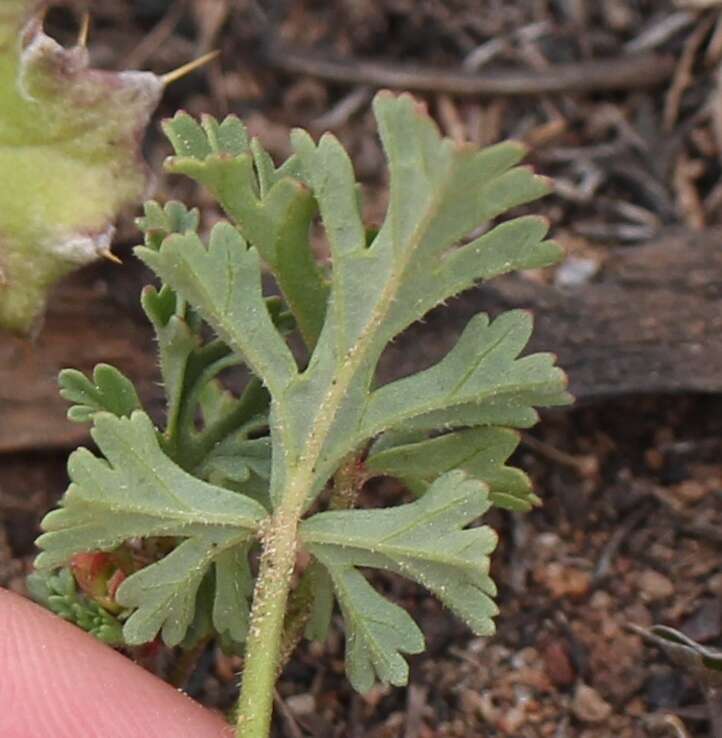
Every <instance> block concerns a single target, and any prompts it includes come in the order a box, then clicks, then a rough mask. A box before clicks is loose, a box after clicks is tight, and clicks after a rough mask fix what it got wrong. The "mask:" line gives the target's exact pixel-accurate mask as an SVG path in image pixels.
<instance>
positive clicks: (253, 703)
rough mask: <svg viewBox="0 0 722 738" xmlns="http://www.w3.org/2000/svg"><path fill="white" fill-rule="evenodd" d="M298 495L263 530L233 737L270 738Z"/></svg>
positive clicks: (294, 547) (293, 551)
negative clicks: (259, 562)
mask: <svg viewBox="0 0 722 738" xmlns="http://www.w3.org/2000/svg"><path fill="white" fill-rule="evenodd" d="M290 491H291V490H289V492H290ZM297 497H299V496H298V495H294V494H289V495H288V497H287V498H286V500H287V504H285V505H283V504H282V505H281V506H279V508H278V510H277V511H276V513H275V514H274V515H273V517H272V518H270V519H269V523H268V526H267V528H266V530H265V531H263V553H262V555H261V565H260V570H259V573H258V579H257V580H256V587H255V590H254V593H253V609H252V612H251V625H250V628H249V631H248V641H247V642H246V658H245V665H244V668H243V681H242V684H241V696H240V699H239V702H238V723H237V726H236V738H268V734H269V731H270V727H271V715H272V712H273V690H274V685H275V683H276V679H277V677H278V667H279V663H280V657H281V645H282V641H283V625H284V621H285V616H286V603H287V601H288V594H289V590H290V588H291V575H292V574H293V567H294V565H295V562H296V538H297V528H298V520H299V517H300V514H301V505H300V504H299V503H298V502H297V501H296V498H297ZM302 499H303V498H302V497H301V500H302Z"/></svg>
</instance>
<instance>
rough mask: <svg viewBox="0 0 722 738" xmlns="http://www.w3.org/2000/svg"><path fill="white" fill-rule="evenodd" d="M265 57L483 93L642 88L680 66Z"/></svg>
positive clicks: (320, 73) (295, 54)
mask: <svg viewBox="0 0 722 738" xmlns="http://www.w3.org/2000/svg"><path fill="white" fill-rule="evenodd" d="M266 61H267V62H268V63H269V64H270V65H271V66H273V67H275V68H276V69H281V70H283V71H285V72H290V73H292V74H306V75H309V76H311V77H319V78H321V79H326V80H329V81H331V82H340V83H347V84H358V85H371V86H373V87H389V88H392V89H404V90H415V91H426V92H443V93H447V94H451V95H472V96H480V97H481V96H490V95H510V96H511V95H517V96H518V95H541V94H547V93H554V92H556V93H562V92H599V91H602V90H628V89H637V88H639V87H648V86H652V85H656V84H659V83H660V82H664V81H665V80H668V79H669V78H670V77H671V76H672V73H673V71H674V68H675V61H674V58H673V57H672V56H668V55H660V54H637V55H630V56H626V57H625V56H622V57H616V58H613V59H596V60H592V61H582V62H578V63H573V64H552V65H550V66H548V67H546V68H544V69H539V70H536V69H524V70H521V69H520V70H516V69H514V70H512V69H501V70H496V71H493V72H488V73H485V74H471V73H468V72H460V71H453V70H441V69H433V68H429V67H422V66H402V65H395V64H390V63H389V64H385V63H381V62H375V61H369V60H364V59H333V58H323V57H320V56H316V55H313V54H309V53H307V52H304V51H297V50H294V49H290V48H285V47H283V46H275V45H271V46H269V47H268V48H267V49H266Z"/></svg>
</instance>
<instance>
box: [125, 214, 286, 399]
mask: <svg viewBox="0 0 722 738" xmlns="http://www.w3.org/2000/svg"><path fill="white" fill-rule="evenodd" d="M137 253H138V255H139V256H140V258H141V259H143V261H144V262H145V263H146V264H148V266H150V267H151V268H152V269H153V270H154V271H155V272H156V273H158V274H159V276H161V278H162V279H163V280H164V281H166V282H167V283H168V284H170V285H171V286H172V287H173V288H174V289H175V290H176V291H177V292H178V293H179V294H181V295H183V297H185V298H186V299H187V300H189V301H190V302H191V303H192V304H193V305H194V306H195V307H196V308H197V309H198V310H199V311H200V312H201V314H202V315H203V317H204V318H205V319H206V321H207V322H208V323H209V324H210V325H211V326H212V327H213V328H214V329H215V331H216V332H217V333H218V335H219V336H220V337H221V338H222V339H223V340H224V341H225V342H226V343H227V344H228V345H229V346H231V347H232V348H234V349H235V350H236V351H238V353H239V354H240V355H241V356H243V359H244V361H245V362H246V363H247V364H248V366H249V367H250V368H251V369H252V370H253V371H254V373H255V374H256V375H257V376H259V377H261V378H262V379H263V380H264V382H265V383H266V385H267V386H268V388H269V390H270V391H271V392H272V393H273V392H274V391H275V392H278V391H280V389H281V388H282V387H283V386H285V385H286V384H287V383H288V381H289V379H290V377H292V376H295V374H296V373H297V368H296V362H295V360H294V358H293V356H292V355H291V352H290V350H289V349H288V347H287V346H286V344H285V342H284V341H283V339H282V337H281V336H280V334H279V333H278V332H277V330H276V329H275V327H274V325H273V321H272V319H271V316H270V314H269V312H268V309H267V307H266V303H265V302H264V300H263V295H262V293H261V268H260V262H259V259H258V253H257V251H256V250H255V249H254V248H253V247H251V248H249V247H248V246H247V244H246V243H245V241H244V240H243V238H242V237H241V235H240V234H239V233H238V231H237V230H236V229H235V228H233V227H232V226H231V225H229V224H228V223H219V224H217V225H216V226H215V227H214V228H213V232H212V233H211V240H210V243H209V246H208V249H206V248H205V246H204V245H203V243H202V242H201V240H200V239H199V238H198V236H196V235H195V234H191V233H189V234H186V235H185V236H181V235H172V236H170V237H169V238H167V239H166V240H165V242H164V243H163V245H162V247H161V248H160V250H159V251H158V252H155V251H152V250H151V249H147V248H139V249H137Z"/></svg>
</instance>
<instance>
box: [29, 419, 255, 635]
mask: <svg viewBox="0 0 722 738" xmlns="http://www.w3.org/2000/svg"><path fill="white" fill-rule="evenodd" d="M93 438H94V440H95V442H96V443H97V445H98V448H99V449H100V450H101V452H102V453H103V455H104V457H105V459H107V461H106V460H103V459H99V458H97V457H95V456H93V454H91V453H90V452H89V451H87V450H86V449H79V450H78V451H75V452H74V453H73V454H72V456H71V458H70V460H69V463H68V469H69V473H70V476H71V479H72V484H71V486H70V488H69V489H68V491H67V493H66V495H65V497H64V498H63V503H62V506H61V507H60V508H59V509H58V510H55V511H53V512H51V513H49V514H48V515H47V516H46V517H45V519H44V520H43V530H45V531H46V532H45V533H44V534H43V535H42V536H40V538H39V539H38V546H39V547H40V548H41V550H42V553H41V554H40V555H39V556H38V558H37V561H36V564H37V566H38V567H39V568H40V569H44V568H54V567H57V566H59V565H62V564H64V563H66V562H67V561H69V560H70V558H71V557H72V556H73V555H74V554H76V553H79V552H83V551H92V550H110V549H112V548H114V547H116V546H117V545H119V544H120V543H122V542H124V541H127V540H130V539H133V538H148V537H160V536H162V537H164V536H178V537H180V538H185V539H187V540H185V542H183V543H181V544H180V546H178V548H176V549H175V550H174V551H173V552H172V553H171V554H169V555H168V556H167V557H165V558H164V559H162V560H161V561H160V562H158V563H156V564H152V565H151V566H149V567H146V568H145V569H142V570H141V571H139V572H137V573H136V574H133V575H132V576H130V577H129V578H128V579H127V580H125V582H123V584H122V585H121V587H120V588H119V590H118V594H117V599H118V602H119V603H120V604H122V605H125V606H129V607H130V606H132V607H137V608H138V609H137V611H136V612H135V613H134V614H133V616H131V618H130V619H129V620H128V621H127V623H126V625H125V628H124V634H125V636H126V638H127V639H128V642H131V643H141V642H145V641H147V640H151V639H152V638H153V637H154V635H155V633H156V632H157V631H158V630H159V629H160V628H161V626H162V627H163V633H164V637H165V638H166V640H167V642H169V643H171V644H175V643H178V642H180V640H181V639H182V638H183V636H184V634H185V630H186V629H187V627H188V625H189V624H190V622H191V620H192V616H193V609H194V603H195V593H196V592H197V590H198V587H199V586H200V583H201V580H202V578H203V576H204V575H205V573H206V571H207V570H208V569H209V567H210V566H211V565H212V564H214V563H216V564H217V562H218V561H219V557H220V556H221V554H223V553H224V552H226V551H231V550H233V549H235V548H237V547H239V546H240V547H241V548H242V549H243V550H246V546H247V544H248V542H249V541H250V540H251V539H252V537H253V536H254V535H255V531H256V528H257V525H258V523H259V521H260V520H262V519H263V518H264V517H265V515H266V511H265V510H264V509H263V507H261V506H260V505H259V504H258V503H256V502H255V501H253V500H251V499H249V498H247V497H245V496H243V495H241V494H238V493H234V492H230V491H228V490H225V489H221V488H219V487H215V486H213V485H210V484H207V483H206V482H203V481H201V480H199V479H197V478H195V477H193V476H191V475H190V474H188V473H187V472H185V471H183V470H182V469H181V468H180V467H178V466H177V465H176V464H174V463H173V462H172V461H171V460H170V459H169V458H168V457H167V456H166V455H165V454H164V453H163V451H162V450H161V448H160V446H159V444H158V440H157V436H156V431H155V429H154V428H153V425H152V423H151V421H150V419H149V418H148V417H147V416H146V415H145V414H144V413H142V412H141V411H136V412H134V413H133V414H132V416H131V417H130V418H118V417H115V416H113V415H110V414H107V413H99V414H97V415H96V417H95V427H94V429H93ZM220 562H221V564H220V565H221V566H222V567H224V566H225V567H227V566H228V562H227V560H225V559H220ZM224 562H225V563H224ZM217 565H218V564H217ZM216 582H217V583H218V582H226V583H227V586H233V587H234V588H236V587H237V584H234V582H235V580H234V577H233V576H229V575H228V573H227V572H223V573H222V575H221V576H220V577H217V578H216ZM218 597H219V599H220V601H221V602H223V601H227V600H229V599H230V600H237V596H236V595H235V594H232V593H229V592H225V593H220V594H219V595H218ZM227 609H228V608H227V606H223V607H220V611H222V612H224V613H227ZM219 617H221V616H219ZM243 617H244V616H243V615H242V614H241V615H240V618H241V619H243ZM221 620H223V618H222V617H221ZM224 622H226V621H224Z"/></svg>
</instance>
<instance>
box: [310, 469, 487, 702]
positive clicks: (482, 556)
mask: <svg viewBox="0 0 722 738" xmlns="http://www.w3.org/2000/svg"><path fill="white" fill-rule="evenodd" d="M489 506H490V502H489V500H488V494H487V488H486V487H485V485H483V484H482V483H481V482H479V481H477V480H473V479H469V478H467V477H466V475H465V474H464V472H461V471H453V472H449V473H448V474H445V475H444V476H442V477H440V478H439V479H437V480H436V481H435V482H434V483H433V484H432V485H431V487H430V488H429V489H428V491H427V492H426V494H425V495H424V496H423V497H421V498H420V499H419V500H417V501H416V502H412V503H410V504H406V505H400V506H399V507H394V508H390V509H384V510H348V511H342V512H324V513H319V514H317V515H314V516H312V517H311V518H309V519H307V520H305V521H304V522H303V523H302V524H301V528H300V535H301V539H302V540H303V542H304V545H305V546H306V547H307V548H308V550H309V551H310V552H311V553H312V554H314V556H316V557H317V558H318V560H319V561H320V562H321V563H322V564H323V565H324V566H325V567H326V569H327V570H328V572H329V575H330V576H331V579H332V581H333V583H334V589H335V592H336V596H337V598H338V600H339V604H340V606H341V609H342V611H343V614H344V618H345V621H346V628H347V651H346V653H347V658H348V659H349V661H348V670H349V678H350V679H351V681H352V683H353V684H354V686H355V687H356V688H359V689H362V690H366V689H368V688H370V686H371V683H372V681H373V680H372V678H371V677H372V674H371V672H370V665H373V666H374V671H375V673H376V674H377V676H378V677H379V678H380V679H381V680H382V681H389V682H391V683H392V684H401V683H405V680H406V676H407V674H406V672H405V670H404V669H402V668H401V662H400V661H399V660H398V659H399V658H400V656H399V655H398V652H402V651H403V652H406V653H416V651H414V650H411V649H410V644H412V643H414V642H415V641H414V638H415V637H416V635H415V634H416V633H417V629H416V630H415V629H414V628H415V626H414V628H412V627H411V626H412V625H413V621H411V620H410V618H408V616H407V615H406V617H405V618H402V616H401V615H400V614H398V613H397V612H396V611H397V610H398V608H396V607H395V606H391V605H390V603H388V602H386V601H385V600H384V599H383V598H381V597H380V596H379V595H376V596H375V597H374V596H372V595H371V592H373V590H371V588H370V587H369V585H368V584H367V583H366V582H365V580H364V579H363V577H362V576H361V574H360V573H359V572H358V571H357V567H373V568H379V569H385V570H388V571H393V572H396V573H399V574H403V575H404V576H406V577H409V578H411V579H414V580H415V581H417V582H419V583H420V584H422V585H423V586H425V587H426V588H427V589H429V590H431V591H432V592H433V593H434V594H436V595H437V596H438V597H439V599H440V600H441V601H442V602H443V603H444V604H445V605H446V606H447V607H449V609H451V610H452V611H453V612H454V613H456V614H457V615H458V616H459V617H460V618H462V619H463V620H464V621H465V622H466V623H467V624H468V625H469V627H470V628H472V630H474V632H475V633H477V634H479V635H489V634H490V633H493V632H494V624H493V621H492V617H493V616H494V615H496V613H497V608H496V605H495V604H494V602H493V600H492V599H491V598H492V597H493V596H494V595H495V594H496V588H495V586H494V583H493V582H492V580H491V578H490V577H489V555H490V554H491V552H492V551H493V550H494V548H495V546H496V540H497V537H496V534H495V533H494V532H493V531H492V530H491V529H490V528H488V527H479V528H469V529H466V526H467V525H469V524H470V523H472V522H473V521H474V520H476V519H477V518H478V517H480V516H481V515H483V513H484V512H486V510H487V509H488V508H489ZM391 608H394V609H391ZM401 612H403V611H401ZM404 615H405V613H404ZM406 618H408V620H406ZM391 634H395V636H396V641H394V640H393V639H392V638H391ZM418 648H419V650H421V649H422V648H423V640H422V641H421V643H420V644H419V645H418ZM394 654H396V656H394ZM402 661H403V659H402Z"/></svg>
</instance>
